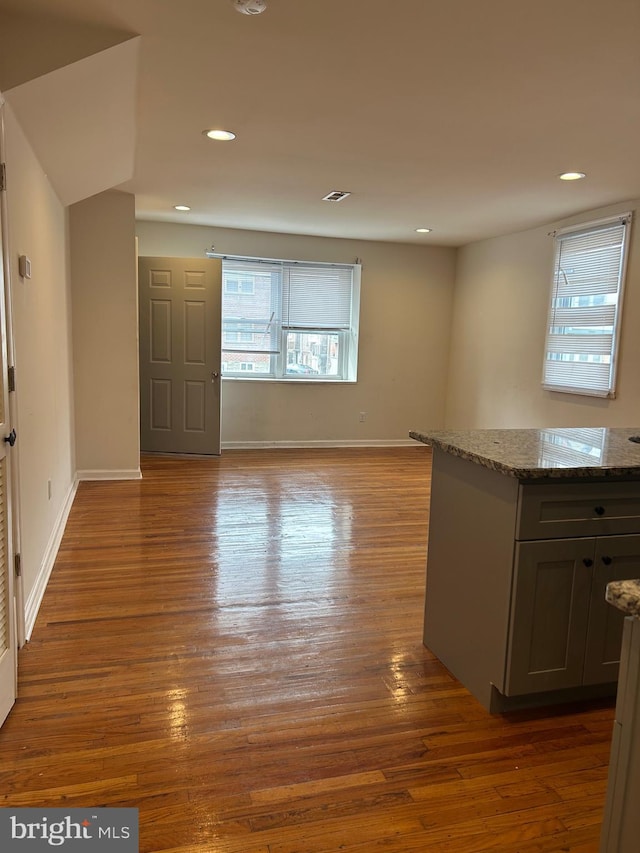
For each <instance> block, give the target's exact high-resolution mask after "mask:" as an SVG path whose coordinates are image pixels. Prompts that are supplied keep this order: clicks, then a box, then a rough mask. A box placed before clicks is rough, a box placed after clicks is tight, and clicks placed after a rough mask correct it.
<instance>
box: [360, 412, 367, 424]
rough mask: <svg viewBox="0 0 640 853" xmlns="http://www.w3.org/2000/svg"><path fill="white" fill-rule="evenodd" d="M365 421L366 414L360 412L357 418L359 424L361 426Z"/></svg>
mask: <svg viewBox="0 0 640 853" xmlns="http://www.w3.org/2000/svg"><path fill="white" fill-rule="evenodd" d="M366 419H367V413H366V412H360V418H359V420H360V423H361V424H363V423H364V422H365V421H366Z"/></svg>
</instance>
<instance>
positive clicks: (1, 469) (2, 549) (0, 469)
mask: <svg viewBox="0 0 640 853" xmlns="http://www.w3.org/2000/svg"><path fill="white" fill-rule="evenodd" d="M6 466H7V460H6V459H2V460H0V654H2V653H3V652H4V651H5V650H6V649H8V648H9V642H8V638H9V634H8V611H7V608H8V606H9V604H8V597H9V589H8V585H7V549H6V529H5V514H6V487H5V484H6Z"/></svg>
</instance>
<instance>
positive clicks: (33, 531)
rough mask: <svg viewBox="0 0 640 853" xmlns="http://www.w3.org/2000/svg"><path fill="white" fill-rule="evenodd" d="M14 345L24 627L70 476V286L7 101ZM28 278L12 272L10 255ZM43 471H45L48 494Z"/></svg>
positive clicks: (44, 198) (54, 228) (61, 243)
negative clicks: (23, 259)
mask: <svg viewBox="0 0 640 853" xmlns="http://www.w3.org/2000/svg"><path fill="white" fill-rule="evenodd" d="M5 113H6V115H5V119H6V162H7V175H8V179H7V205H8V209H9V211H10V218H9V223H8V227H9V247H8V250H9V255H10V261H11V286H12V304H13V328H14V338H15V351H16V375H17V393H16V402H17V423H16V424H15V426H16V430H17V432H18V442H17V444H16V447H15V451H14V452H17V455H18V462H19V475H20V515H21V531H22V542H21V556H22V566H23V584H24V594H25V604H26V607H27V623H28V625H27V627H28V628H29V627H30V625H29V623H30V622H31V621H33V619H34V618H35V613H36V611H37V606H38V604H39V601H40V596H41V594H42V592H43V591H44V585H45V583H46V578H47V577H48V572H49V571H50V570H51V566H52V561H53V558H54V556H55V550H56V547H57V546H56V540H57V537H58V536H59V535H60V534H61V525H62V524H63V523H64V519H65V518H66V515H65V512H66V510H67V509H68V503H69V501H70V499H71V497H72V493H73V484H74V470H75V467H74V460H73V452H72V447H73V418H72V411H73V400H72V381H71V332H70V291H69V284H68V265H67V228H66V218H65V211H64V208H63V207H62V205H61V204H60V202H59V201H58V199H57V197H56V195H55V193H54V192H53V189H52V188H51V185H50V184H49V181H48V180H47V177H46V175H45V174H44V172H43V171H42V169H41V167H40V165H39V163H38V161H37V159H36V157H35V155H34V153H33V150H32V148H31V146H30V144H29V141H28V140H27V139H26V137H25V136H24V134H23V132H22V129H21V128H20V126H19V124H18V122H17V121H16V119H15V116H14V115H13V113H12V111H11V108H10V107H8V106H5ZM21 254H25V255H28V256H29V258H30V259H31V265H32V266H31V269H32V278H31V279H30V280H26V279H24V280H23V279H21V278H20V277H19V275H18V256H19V255H21ZM48 481H51V497H49V487H48Z"/></svg>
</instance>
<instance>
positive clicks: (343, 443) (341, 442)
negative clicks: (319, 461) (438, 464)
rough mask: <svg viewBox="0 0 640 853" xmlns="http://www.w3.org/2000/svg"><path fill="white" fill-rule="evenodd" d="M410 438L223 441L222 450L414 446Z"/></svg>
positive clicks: (414, 442) (414, 443)
mask: <svg viewBox="0 0 640 853" xmlns="http://www.w3.org/2000/svg"><path fill="white" fill-rule="evenodd" d="M416 444H417V442H416V441H414V440H413V439H412V438H385V439H383V438H380V439H378V438H372V439H338V440H336V441H223V442H222V445H221V446H222V449H223V450H262V449H269V448H274V449H285V448H295V447H308V448H314V447H414V446H415V445H416Z"/></svg>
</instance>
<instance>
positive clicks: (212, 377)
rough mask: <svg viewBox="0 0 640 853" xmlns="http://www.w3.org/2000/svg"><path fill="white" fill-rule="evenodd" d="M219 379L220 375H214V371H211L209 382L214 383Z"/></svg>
mask: <svg viewBox="0 0 640 853" xmlns="http://www.w3.org/2000/svg"><path fill="white" fill-rule="evenodd" d="M219 378H220V374H219V373H216V372H215V370H212V371H211V381H212V382H215V381H216V379H219Z"/></svg>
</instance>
